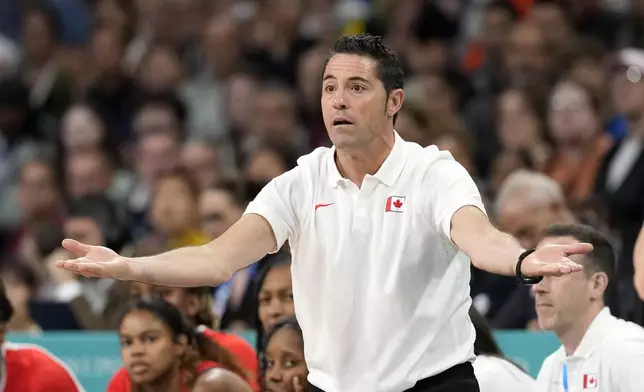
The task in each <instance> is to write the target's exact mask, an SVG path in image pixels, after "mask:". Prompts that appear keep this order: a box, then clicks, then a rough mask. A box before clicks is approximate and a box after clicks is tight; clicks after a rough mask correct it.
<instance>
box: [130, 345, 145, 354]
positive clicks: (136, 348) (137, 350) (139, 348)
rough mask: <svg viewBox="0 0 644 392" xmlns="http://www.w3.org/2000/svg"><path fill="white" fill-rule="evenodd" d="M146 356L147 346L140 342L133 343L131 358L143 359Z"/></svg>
mask: <svg viewBox="0 0 644 392" xmlns="http://www.w3.org/2000/svg"><path fill="white" fill-rule="evenodd" d="M144 355H145V345H143V344H141V343H140V342H133V343H132V344H131V345H130V356H131V357H137V358H138V357H142V356H144Z"/></svg>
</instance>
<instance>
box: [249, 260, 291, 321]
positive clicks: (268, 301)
mask: <svg viewBox="0 0 644 392" xmlns="http://www.w3.org/2000/svg"><path fill="white" fill-rule="evenodd" d="M258 302H259V305H258V313H259V321H260V322H261V324H262V328H263V329H264V331H268V330H269V329H270V328H271V327H272V326H273V325H275V323H276V322H278V321H280V320H281V319H283V318H285V317H290V316H293V315H294V314H295V308H294V307H293V288H292V285H291V266H290V265H288V264H287V265H280V266H277V267H274V268H272V269H271V270H270V271H269V272H268V274H267V275H266V278H265V279H264V283H263V284H262V287H261V288H260V290H259V296H258Z"/></svg>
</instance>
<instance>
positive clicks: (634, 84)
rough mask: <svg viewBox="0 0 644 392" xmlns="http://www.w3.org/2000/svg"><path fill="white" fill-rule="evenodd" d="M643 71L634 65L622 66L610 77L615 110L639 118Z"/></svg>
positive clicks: (643, 97) (643, 104) (643, 98)
mask: <svg viewBox="0 0 644 392" xmlns="http://www.w3.org/2000/svg"><path fill="white" fill-rule="evenodd" d="M642 74H643V72H642V71H640V70H639V69H638V68H636V67H630V68H626V67H622V68H620V69H618V70H616V71H615V72H614V73H613V75H612V78H611V95H612V100H613V103H614V105H615V109H616V110H617V112H619V113H622V114H624V115H625V116H626V117H627V118H629V119H633V120H639V117H640V113H642V108H643V107H644V80H642Z"/></svg>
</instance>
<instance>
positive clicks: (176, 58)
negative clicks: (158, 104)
mask: <svg viewBox="0 0 644 392" xmlns="http://www.w3.org/2000/svg"><path fill="white" fill-rule="evenodd" d="M183 66H184V65H183V63H182V62H181V55H180V54H179V53H178V52H177V51H176V50H175V49H174V48H173V47H172V46H169V45H162V44H153V45H151V46H150V47H148V49H147V51H146V53H145V54H144V55H143V58H142V59H141V63H140V64H139V67H138V70H137V79H138V80H140V82H141V87H143V90H144V91H146V92H149V93H158V92H163V91H173V90H175V89H177V88H178V87H179V85H180V82H181V80H182V79H183V76H184V74H185V70H184V69H183Z"/></svg>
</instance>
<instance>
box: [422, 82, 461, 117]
mask: <svg viewBox="0 0 644 392" xmlns="http://www.w3.org/2000/svg"><path fill="white" fill-rule="evenodd" d="M419 82H420V84H421V86H422V88H423V91H424V93H425V98H426V103H427V106H426V107H427V109H428V110H433V111H435V112H437V113H438V112H447V113H456V111H457V108H456V94H455V93H454V91H453V90H452V89H451V88H450V86H449V85H448V84H447V82H446V81H445V79H443V78H442V77H441V76H439V75H438V74H436V73H434V74H429V75H424V76H421V77H420V78H419Z"/></svg>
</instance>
